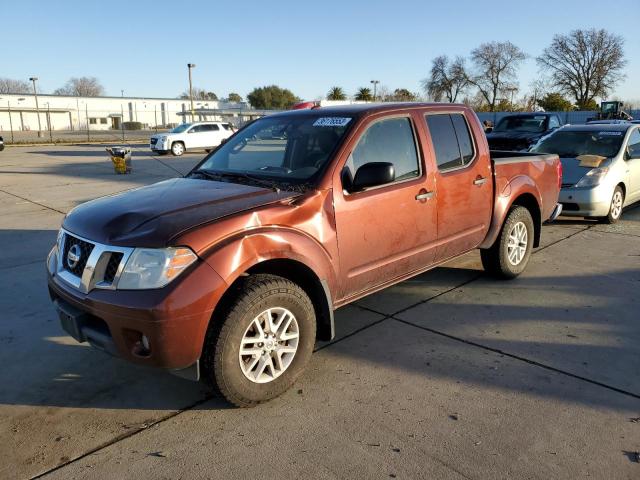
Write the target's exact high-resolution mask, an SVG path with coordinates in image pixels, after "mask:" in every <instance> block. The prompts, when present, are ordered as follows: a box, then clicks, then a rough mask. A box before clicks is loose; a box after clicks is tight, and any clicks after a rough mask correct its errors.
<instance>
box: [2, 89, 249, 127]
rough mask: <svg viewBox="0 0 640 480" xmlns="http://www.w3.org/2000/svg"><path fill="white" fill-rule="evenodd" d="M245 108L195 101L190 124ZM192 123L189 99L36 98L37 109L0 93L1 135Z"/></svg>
mask: <svg viewBox="0 0 640 480" xmlns="http://www.w3.org/2000/svg"><path fill="white" fill-rule="evenodd" d="M248 108H249V107H248V105H247V104H246V103H224V102H219V101H214V100H194V112H195V118H194V119H193V120H195V121H199V120H221V118H218V116H217V115H215V111H216V110H218V109H224V110H225V111H229V110H232V111H233V110H237V111H238V112H240V111H241V110H246V109H248ZM38 111H39V116H40V124H39V125H38ZM191 120H192V118H191V102H190V101H189V100H188V99H187V100H183V99H175V98H144V97H74V96H67V95H41V94H38V106H37V108H36V98H35V96H34V95H33V94H4V93H0V132H2V131H10V130H14V131H29V130H31V131H37V130H38V129H40V130H43V131H46V130H48V129H49V128H51V129H52V130H86V129H87V126H88V128H89V130H111V129H114V130H120V129H121V128H122V122H139V123H141V124H142V128H155V127H156V126H157V127H171V126H175V125H177V124H180V123H184V122H186V121H191ZM125 127H126V123H125Z"/></svg>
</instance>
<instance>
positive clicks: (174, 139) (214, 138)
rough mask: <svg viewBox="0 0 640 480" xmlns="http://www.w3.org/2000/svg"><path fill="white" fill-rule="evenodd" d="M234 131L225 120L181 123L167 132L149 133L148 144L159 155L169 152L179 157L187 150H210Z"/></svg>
mask: <svg viewBox="0 0 640 480" xmlns="http://www.w3.org/2000/svg"><path fill="white" fill-rule="evenodd" d="M234 131H235V129H234V127H233V126H232V125H231V124H230V123H226V122H198V123H183V124H182V125H178V126H177V127H176V128H174V129H173V130H170V131H169V132H168V133H157V134H155V135H151V140H150V142H149V146H150V148H151V150H152V151H153V152H155V153H158V154H160V155H166V154H167V153H169V152H171V153H172V154H173V155H175V156H177V157H179V156H180V155H182V154H183V153H184V152H185V151H187V150H196V149H201V150H211V149H213V148H215V147H217V146H218V145H220V143H221V142H222V141H223V140H225V139H227V138H229V137H230V136H231V135H233V132H234Z"/></svg>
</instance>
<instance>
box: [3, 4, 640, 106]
mask: <svg viewBox="0 0 640 480" xmlns="http://www.w3.org/2000/svg"><path fill="white" fill-rule="evenodd" d="M2 4H3V5H2V6H0V11H2V17H3V19H2V42H3V44H4V47H5V48H3V49H2V56H1V65H2V68H1V70H0V76H3V77H11V78H23V79H27V78H28V77H29V76H32V75H36V76H38V77H39V78H40V82H39V85H40V87H39V88H40V89H41V90H42V91H43V92H50V91H52V90H54V89H55V88H57V87H59V86H61V85H63V84H64V83H65V81H66V80H67V79H68V78H69V77H72V76H83V75H87V76H95V77H98V78H99V79H100V81H101V82H102V84H103V85H104V86H105V88H106V91H107V94H109V95H120V90H121V89H124V91H125V95H131V96H157V97H165V96H169V97H172V96H177V95H179V94H180V93H181V92H183V91H185V90H186V89H187V86H188V81H187V68H186V64H187V63H188V62H193V63H195V64H196V65H197V67H196V69H195V70H194V85H195V86H199V87H203V88H206V89H208V90H213V91H214V92H216V93H217V94H218V95H219V96H224V95H226V94H228V93H229V92H231V91H236V92H238V93H240V94H241V95H242V96H245V95H246V93H247V92H249V91H250V90H251V89H252V88H253V87H255V86H261V85H268V84H277V85H280V86H283V87H286V88H289V89H291V90H292V91H293V92H294V93H295V94H297V95H298V96H300V97H302V98H304V99H313V98H317V97H321V96H323V95H324V94H325V93H326V92H327V90H328V89H329V88H330V87H331V86H333V85H339V86H342V87H343V88H344V89H345V90H346V91H347V92H348V93H350V94H352V93H354V92H355V90H356V89H357V88H358V87H360V86H369V80H371V79H374V78H375V79H378V80H380V81H381V84H383V85H386V86H388V87H389V88H391V89H394V88H398V87H403V88H408V89H410V90H412V91H417V90H419V88H420V80H421V79H422V78H424V77H425V76H426V75H427V74H428V71H429V68H430V62H431V59H432V58H434V57H435V56H437V55H440V54H448V55H449V56H455V55H465V56H466V55H468V54H469V52H470V51H471V50H472V49H473V48H474V47H476V46H477V45H479V44H480V43H482V42H486V41H492V40H498V41H504V40H510V41H511V42H513V43H515V44H516V45H518V46H519V47H520V48H522V49H523V50H524V51H525V52H527V53H528V54H529V55H530V56H531V57H532V58H531V59H529V60H528V61H527V62H526V63H525V64H523V66H522V68H521V69H520V86H521V88H523V89H524V90H526V89H527V87H528V86H529V84H530V83H531V81H532V80H534V79H536V78H537V77H538V68H537V66H536V63H535V60H534V58H533V57H535V56H536V55H538V54H540V52H541V51H542V49H543V48H544V47H545V46H547V45H548V44H549V43H550V41H551V39H552V37H553V35H554V34H555V33H565V32H568V31H570V30H572V29H576V28H591V27H596V28H605V29H607V30H609V31H612V32H616V33H618V34H620V35H622V36H623V37H624V38H625V40H626V43H625V51H626V58H627V60H628V66H627V68H626V73H627V78H626V80H625V81H624V82H622V83H621V84H620V85H619V87H618V88H617V89H616V91H615V94H617V95H618V96H620V97H622V98H625V99H634V100H638V99H640V91H639V90H640V35H639V34H638V31H639V29H640V2H639V1H638V0H614V1H610V2H606V3H603V2H602V1H593V0H580V1H574V0H556V1H554V2H547V1H543V0H538V1H536V2H527V4H528V5H530V6H529V7H524V6H521V5H523V2H517V1H514V0H511V1H502V0H499V1H493V2H492V1H486V2H480V1H466V0H456V1H449V2H441V1H438V2H433V3H432V2H427V1H424V0H423V1H419V0H415V1H408V0H394V1H388V0H387V1H376V0H368V1H357V2H356V1H345V0H342V1H333V0H322V1H317V2H309V1H301V0H298V1H289V0H287V1H277V0H272V1H269V2H265V1H262V2H260V1H248V0H247V1H243V2H236V1H233V0H231V1H229V0H227V1H222V2H213V1H199V0H190V1H189V2H178V1H175V0H174V1H171V2H168V1H135V0H134V1H128V2H124V1H119V0H110V1H108V2H102V1H100V2H98V1H93V2H92V1H87V0H85V1H83V2H72V1H62V0H61V1H56V2H49V1H40V2H36V1H30V0H21V1H19V2H15V1H11V2H10V1H8V0H2Z"/></svg>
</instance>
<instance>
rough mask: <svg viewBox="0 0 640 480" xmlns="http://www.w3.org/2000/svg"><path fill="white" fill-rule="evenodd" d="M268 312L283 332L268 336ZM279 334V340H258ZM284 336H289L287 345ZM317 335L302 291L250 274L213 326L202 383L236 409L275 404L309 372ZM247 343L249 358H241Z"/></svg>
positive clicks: (282, 281)
mask: <svg viewBox="0 0 640 480" xmlns="http://www.w3.org/2000/svg"><path fill="white" fill-rule="evenodd" d="M267 312H270V313H271V315H270V316H271V318H272V322H278V321H279V322H280V323H279V328H276V329H274V328H273V327H272V328H271V330H270V331H269V327H267V322H268V320H267V318H268V315H267ZM291 317H293V319H291ZM263 322H264V323H263ZM270 323H271V322H270ZM258 324H259V325H260V329H259V328H257V327H256V325H258ZM273 330H276V331H275V332H274V331H273ZM261 331H262V333H260V332H261ZM274 333H275V334H276V336H275V338H272V337H270V336H269V337H268V338H266V339H265V341H264V342H258V341H257V340H258V339H262V338H264V335H273V334H274ZM263 334H264V335H263ZM282 334H286V335H285V339H284V340H283V339H282V337H281V335H282ZM296 334H297V338H294V336H295V335H296ZM315 336H316V318H315V313H314V308H313V304H312V303H311V300H310V299H309V297H308V295H307V294H306V293H305V292H304V290H302V288H300V287H299V286H298V285H296V284H295V283H293V282H291V281H289V280H287V279H285V278H282V277H278V276H275V275H265V274H258V275H251V276H249V277H247V278H246V280H244V281H242V282H241V283H240V284H239V285H238V287H237V289H236V291H235V293H234V296H233V297H232V300H231V301H230V302H228V305H227V307H226V308H224V309H223V311H222V313H221V315H220V317H219V318H217V319H213V321H212V324H211V325H210V326H209V331H208V332H207V335H206V338H205V344H204V347H203V353H202V359H201V365H202V371H203V380H204V381H205V382H206V383H208V384H209V385H210V386H212V387H213V388H214V389H215V390H216V391H217V392H219V393H220V394H221V395H222V396H223V397H224V398H225V399H226V400H227V401H228V402H230V403H232V404H233V405H235V406H237V407H253V406H255V405H257V404H259V403H261V402H265V401H267V400H271V399H273V398H275V397H277V396H279V395H281V394H282V393H284V392H285V391H287V390H288V389H289V388H290V387H291V386H292V385H293V383H294V382H295V381H296V379H297V378H298V377H299V376H300V374H301V373H302V372H303V371H304V369H305V367H306V366H307V363H308V362H309V359H310V358H311V354H312V352H313V346H314V344H315ZM252 338H256V339H257V340H256V341H251V339H252ZM243 339H244V341H245V342H244V346H245V347H244V352H245V353H244V354H241V348H240V347H241V345H242V344H243ZM247 340H249V341H247ZM278 344H279V345H278ZM270 349H271V350H270ZM292 350H293V351H292ZM247 352H249V354H247ZM252 352H253V353H252ZM265 352H267V353H266V354H265ZM283 352H284V353H283ZM291 354H293V355H291ZM277 358H280V362H278V360H277ZM269 359H271V360H269ZM269 362H272V363H271V364H269Z"/></svg>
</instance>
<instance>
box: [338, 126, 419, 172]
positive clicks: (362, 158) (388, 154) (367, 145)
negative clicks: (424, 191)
mask: <svg viewBox="0 0 640 480" xmlns="http://www.w3.org/2000/svg"><path fill="white" fill-rule="evenodd" d="M370 162H390V163H393V166H394V169H395V174H396V181H398V180H406V179H409V178H413V177H418V176H419V175H420V163H419V160H418V152H417V150H416V143H415V139H414V135H413V127H412V124H411V120H410V119H409V118H406V117H402V118H389V119H386V120H380V121H378V122H375V123H373V124H372V125H371V126H369V128H367V130H366V131H365V132H364V133H363V134H362V136H361V137H360V140H358V144H357V145H356V148H355V149H354V150H353V152H352V153H351V155H350V156H349V160H348V161H347V164H346V167H347V168H349V170H350V172H351V175H352V178H353V177H355V174H356V172H357V171H358V168H360V167H361V166H362V165H364V164H365V163H370Z"/></svg>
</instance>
